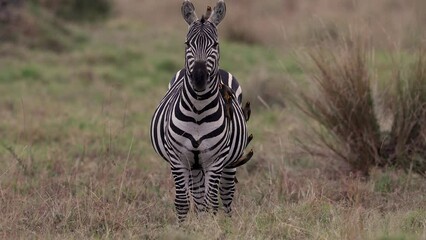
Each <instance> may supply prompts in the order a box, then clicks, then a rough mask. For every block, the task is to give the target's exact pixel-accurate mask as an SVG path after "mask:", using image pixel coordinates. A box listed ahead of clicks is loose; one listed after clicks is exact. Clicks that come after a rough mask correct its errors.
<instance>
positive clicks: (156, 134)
mask: <svg viewBox="0 0 426 240" xmlns="http://www.w3.org/2000/svg"><path fill="white" fill-rule="evenodd" d="M181 12H182V16H183V18H184V20H185V21H186V23H187V24H188V26H189V30H188V33H187V37H186V41H185V45H186V46H185V67H184V68H183V69H181V70H179V71H178V72H177V73H176V74H175V75H174V77H173V78H172V80H171V81H170V83H169V89H168V91H167V93H166V94H165V96H164V97H163V99H162V100H161V101H160V103H159V105H158V106H157V109H156V110H155V112H154V115H153V117H152V121H151V128H150V135H151V142H152V145H153V147H154V150H155V151H156V152H157V153H158V154H159V155H160V156H161V157H162V158H163V159H164V160H166V161H167V162H168V163H169V164H170V168H171V172H172V175H173V179H174V183H175V191H176V192H175V200H174V205H175V208H176V213H177V217H178V220H179V221H180V222H182V221H184V220H185V219H186V215H187V213H188V211H189V209H190V200H189V199H190V196H189V193H190V194H191V196H192V200H193V203H194V205H195V210H196V212H201V211H210V210H212V211H213V213H216V212H217V210H218V208H219V195H220V198H221V202H222V205H223V210H224V211H225V213H227V214H229V215H230V213H231V203H232V200H233V197H234V192H235V183H236V177H235V174H236V167H238V166H241V165H242V164H245V163H246V162H247V161H248V160H250V158H251V157H252V156H253V151H250V152H249V153H248V154H247V155H245V156H242V155H243V152H244V150H245V149H246V147H247V144H248V143H249V141H250V140H251V139H252V135H250V136H248V132H247V123H246V121H247V120H248V118H249V115H250V106H249V103H248V104H246V106H245V107H244V108H243V107H242V104H241V103H242V89H241V86H240V85H239V83H238V81H237V80H236V78H235V77H234V76H233V75H231V74H230V73H228V72H226V71H225V70H222V69H220V68H219V41H218V33H217V26H218V25H219V23H220V22H221V21H222V20H223V18H224V17H225V13H226V5H225V2H224V1H223V0H219V1H218V3H217V4H216V7H215V8H214V9H213V10H212V9H211V8H210V7H208V8H207V12H206V14H205V15H203V16H202V17H201V19H198V18H197V16H196V14H195V7H194V5H193V4H192V3H191V2H190V1H189V0H185V1H184V2H183V4H182V7H181ZM219 192H220V194H219Z"/></svg>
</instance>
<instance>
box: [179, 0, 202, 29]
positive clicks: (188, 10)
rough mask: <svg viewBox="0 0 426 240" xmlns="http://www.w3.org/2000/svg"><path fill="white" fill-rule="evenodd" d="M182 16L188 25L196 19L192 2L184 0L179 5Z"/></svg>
mask: <svg viewBox="0 0 426 240" xmlns="http://www.w3.org/2000/svg"><path fill="white" fill-rule="evenodd" d="M181 12H182V17H183V19H185V21H186V23H188V25H191V24H192V23H193V22H195V21H197V19H198V18H197V15H196V14H195V7H194V4H192V2H190V1H189V0H185V1H184V2H183V4H182V7H181Z"/></svg>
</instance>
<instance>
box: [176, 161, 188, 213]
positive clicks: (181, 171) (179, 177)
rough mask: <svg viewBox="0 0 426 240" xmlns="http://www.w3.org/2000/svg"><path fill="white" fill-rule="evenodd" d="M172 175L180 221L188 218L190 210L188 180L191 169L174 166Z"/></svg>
mask: <svg viewBox="0 0 426 240" xmlns="http://www.w3.org/2000/svg"><path fill="white" fill-rule="evenodd" d="M172 175H173V179H174V181H175V188H176V195H175V208H176V213H177V217H178V220H179V222H183V221H185V219H186V215H187V214H188V211H189V206H190V204H189V191H188V180H189V170H188V169H186V168H183V167H181V168H176V167H172Z"/></svg>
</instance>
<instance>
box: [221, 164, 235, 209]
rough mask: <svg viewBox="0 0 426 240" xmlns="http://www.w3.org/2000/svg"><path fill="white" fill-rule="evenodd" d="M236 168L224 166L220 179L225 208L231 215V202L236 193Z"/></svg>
mask: <svg viewBox="0 0 426 240" xmlns="http://www.w3.org/2000/svg"><path fill="white" fill-rule="evenodd" d="M236 172H237V169H236V168H226V167H225V168H224V169H223V172H222V177H221V179H220V198H221V200H222V205H223V210H224V211H225V213H226V214H228V215H229V216H230V215H231V211H232V209H231V204H232V200H233V199H234V193H235V174H236Z"/></svg>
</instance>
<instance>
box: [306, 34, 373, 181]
mask: <svg viewBox="0 0 426 240" xmlns="http://www.w3.org/2000/svg"><path fill="white" fill-rule="evenodd" d="M339 50H340V51H338V52H329V51H324V50H323V49H321V48H318V49H317V50H316V51H315V52H314V53H312V54H310V57H311V59H312V60H313V62H314V64H315V68H316V70H315V74H314V76H313V78H312V84H313V86H314V87H315V88H316V89H317V90H316V91H317V94H316V95H312V94H310V93H307V92H303V93H301V104H298V107H299V108H300V109H301V110H302V111H303V112H304V113H306V114H307V115H308V116H309V117H311V118H312V119H313V120H315V121H316V122H318V123H319V124H320V125H321V127H322V128H323V130H324V131H320V130H317V131H315V134H316V136H317V137H318V139H320V142H321V143H322V145H323V146H325V147H326V148H328V149H329V150H331V151H332V152H333V153H334V154H335V155H336V156H337V157H338V159H341V160H343V161H344V162H347V163H349V164H350V166H351V167H352V169H353V170H355V171H358V172H360V173H361V174H362V175H368V172H369V169H370V168H371V167H372V166H375V165H378V164H379V163H380V162H381V158H380V156H379V152H378V149H379V147H380V127H379V124H378V121H377V118H376V116H375V112H374V104H373V97H372V93H371V89H370V84H371V80H370V76H369V73H368V66H367V59H366V58H367V54H366V49H365V47H364V45H363V44H361V43H359V42H355V43H354V42H352V41H351V42H348V41H346V42H345V44H343V46H342V47H340V49H339Z"/></svg>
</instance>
